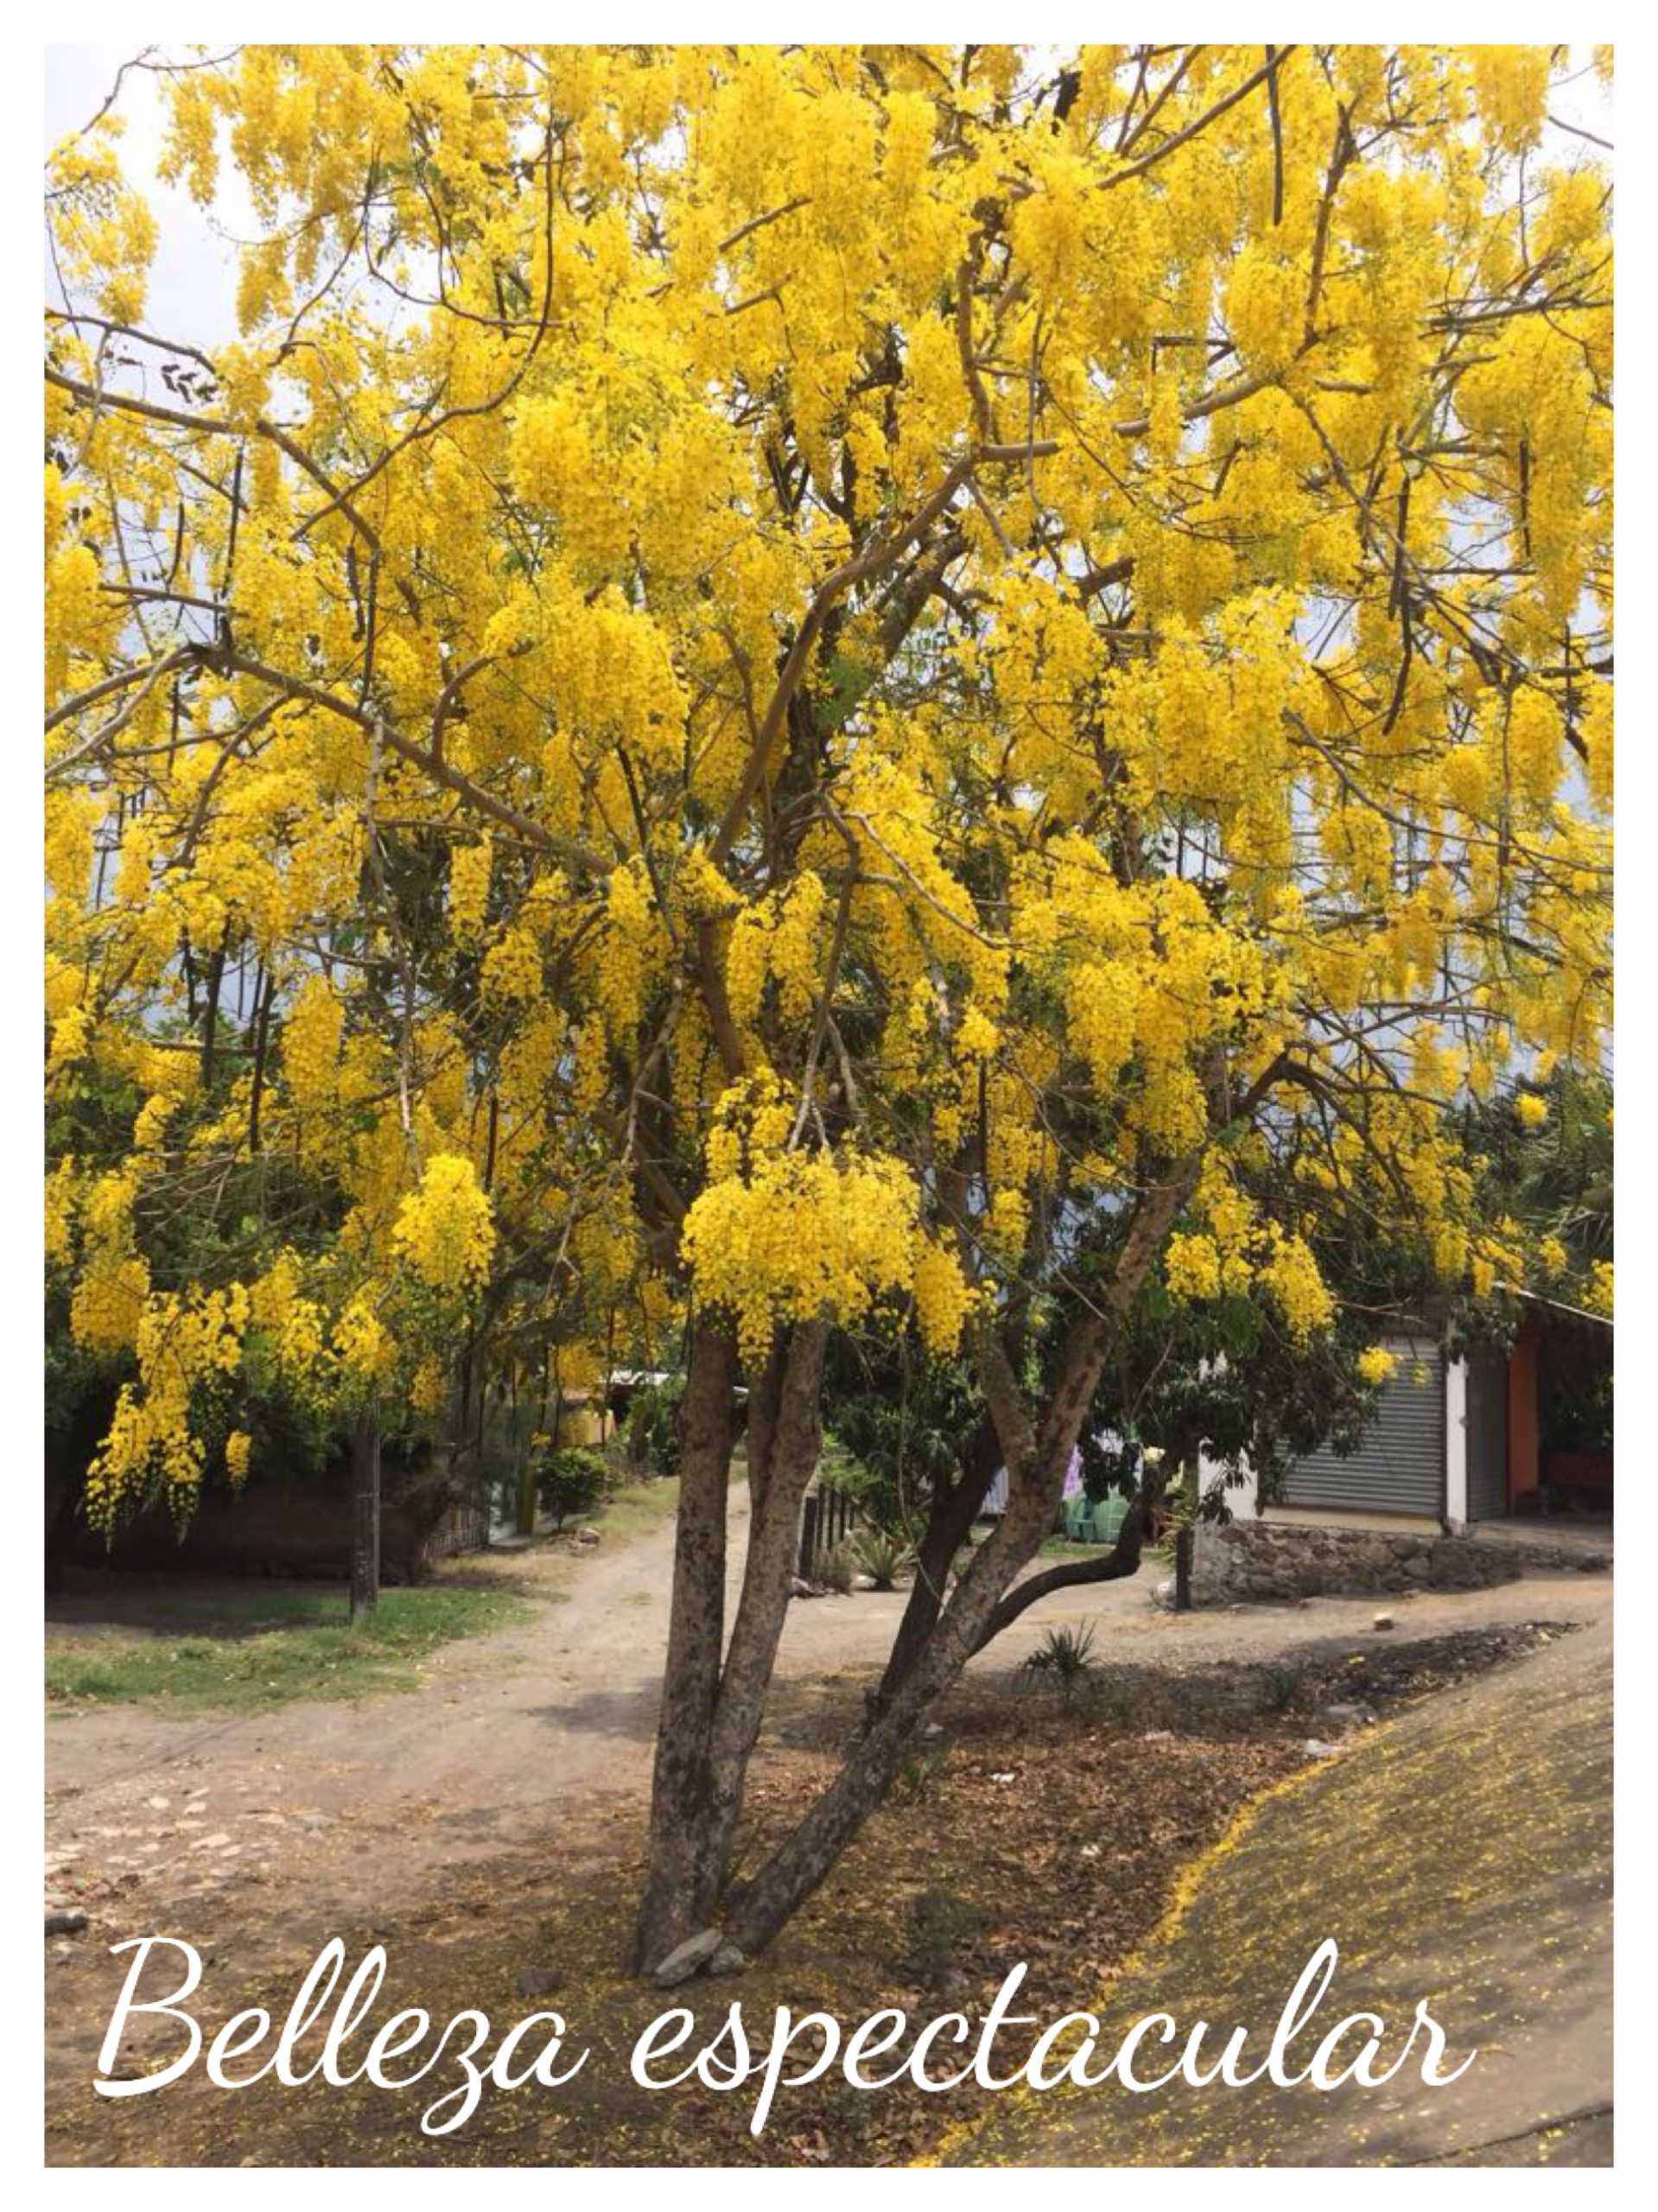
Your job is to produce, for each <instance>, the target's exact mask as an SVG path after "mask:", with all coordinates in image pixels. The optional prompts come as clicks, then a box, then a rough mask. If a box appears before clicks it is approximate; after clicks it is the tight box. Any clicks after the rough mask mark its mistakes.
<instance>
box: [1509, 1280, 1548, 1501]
mask: <svg viewBox="0 0 1658 2212" xmlns="http://www.w3.org/2000/svg"><path fill="white" fill-rule="evenodd" d="M1539 1446H1540V1436H1539V1423H1538V1408H1537V1325H1536V1323H1535V1322H1534V1321H1528V1322H1527V1323H1526V1324H1525V1325H1524V1326H1523V1327H1522V1328H1521V1332H1520V1333H1519V1335H1518V1336H1517V1337H1516V1338H1515V1340H1514V1350H1513V1351H1511V1352H1510V1353H1509V1511H1510V1512H1511V1513H1512V1512H1513V1510H1514V1509H1515V1504H1516V1503H1517V1502H1518V1500H1519V1499H1521V1498H1522V1497H1529V1496H1533V1495H1534V1494H1535V1493H1536V1491H1538V1490H1539V1489H1540V1487H1541V1485H1542V1454H1541V1452H1540V1448H1539Z"/></svg>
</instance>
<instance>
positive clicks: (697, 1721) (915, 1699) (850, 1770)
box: [633, 1154, 1198, 1971]
mask: <svg viewBox="0 0 1658 2212" xmlns="http://www.w3.org/2000/svg"><path fill="white" fill-rule="evenodd" d="M1197 1165H1198V1161H1197V1155H1196V1154H1194V1155H1192V1156H1191V1158H1190V1159H1189V1160H1185V1161H1184V1162H1182V1163H1181V1164H1180V1165H1179V1166H1178V1169H1177V1170H1176V1172H1175V1173H1174V1174H1173V1176H1172V1178H1171V1179H1170V1180H1169V1181H1168V1182H1166V1183H1165V1184H1162V1185H1154V1186H1153V1187H1152V1188H1151V1189H1150V1190H1148V1191H1147V1192H1143V1193H1142V1194H1141V1196H1140V1199H1139V1200H1138V1201H1137V1203H1136V1205H1135V1209H1134V1217H1133V1219H1132V1221H1131V1222H1130V1224H1129V1226H1128V1234H1127V1236H1126V1237H1125V1239H1124V1243H1123V1245H1122V1249H1121V1253H1120V1255H1119V1257H1118V1260H1117V1265H1116V1268H1115V1273H1114V1274H1113V1277H1112V1280H1111V1283H1110V1286H1109V1290H1108V1291H1107V1294H1106V1297H1105V1301H1104V1303H1103V1305H1102V1306H1094V1307H1091V1308H1090V1310H1089V1313H1088V1314H1087V1315H1086V1316H1085V1317H1084V1318H1083V1319H1082V1320H1080V1321H1079V1322H1078V1323H1077V1325H1076V1326H1075V1327H1074V1328H1073V1330H1072V1332H1071V1335H1070V1339H1069V1341H1068V1343H1067V1344H1066V1347H1065V1350H1064V1356H1063V1357H1062V1360H1061V1363H1060V1371H1059V1376H1058V1382H1057V1383H1056V1385H1055V1387H1054V1389H1053V1391H1052V1394H1051V1396H1050V1398H1049V1401H1048V1404H1047V1408H1046V1414H1045V1419H1044V1421H1043V1422H1042V1424H1041V1427H1040V1430H1039V1432H1038V1431H1036V1430H1035V1429H1034V1428H1033V1427H1032V1421H1031V1417H1030V1412H1029V1408H1028V1407H1027V1405H1026V1401H1025V1397H1024V1394H1023V1392H1022V1390H1021V1389H1020V1384H1019V1381H1018V1376H1017V1370H1016V1367H1015V1365H1014V1363H1013V1360H1012V1359H1011V1358H1010V1357H1009V1354H1008V1348H1007V1344H1006V1343H1005V1342H1004V1341H1003V1339H1002V1338H1001V1334H1000V1332H998V1331H997V1329H996V1328H995V1326H994V1324H992V1323H990V1322H988V1321H987V1322H985V1323H984V1324H982V1325H981V1328H980V1331H979V1332H978V1337H977V1344H978V1351H979V1364H980V1379H981V1384H982V1386H983V1389H984V1394H985V1399H986V1402H987V1404H988V1407H989V1408H990V1413H991V1417H992V1420H993V1422H994V1429H995V1433H996V1439H997V1441H998V1443H999V1445H1000V1446H1001V1456H1002V1457H1003V1458H1004V1459H1005V1460H1006V1462H1007V1467H1008V1471H1009V1480H1008V1502H1007V1511H1006V1512H1005V1513H1004V1515H1003V1516H1002V1518H1001V1522H1000V1524H999V1525H998V1527H997V1529H996V1530H995V1533H994V1535H992V1536H991V1537H990V1538H989V1540H988V1542H986V1543H984V1544H983V1545H981V1547H980V1548H979V1549H978V1551H977V1552H976V1553H975V1555H974V1558H973V1561H972V1564H971V1565H970V1566H969V1568H968V1571H967V1573H965V1574H964V1575H963V1576H962V1579H961V1580H960V1581H959V1582H958V1583H957V1584H956V1588H955V1590H954V1592H952V1593H951V1596H950V1601H949V1603H948V1604H947V1605H945V1606H944V1608H943V1611H942V1612H941V1613H940V1614H939V1615H938V1616H937V1619H936V1620H935V1622H934V1623H933V1624H932V1627H931V1630H930V1632H929V1633H928V1634H927V1636H926V1637H925V1638H924V1640H923V1641H922V1642H921V1643H920V1646H919V1648H918V1649H917V1651H916V1652H915V1656H914V1657H913V1659H912V1663H911V1665H910V1668H909V1671H908V1673H907V1674H906V1675H905V1677H904V1679H903V1680H902V1681H901V1682H899V1685H898V1686H897V1688H896V1689H895V1690H894V1692H893V1694H892V1696H891V1697H890V1698H889V1699H888V1700H887V1702H886V1706H885V1708H884V1709H883V1710H881V1711H880V1712H879V1713H877V1714H875V1715H874V1716H873V1718H872V1719H871V1720H870V1722H869V1724H868V1726H867V1728H866V1730H865V1732H864V1733H863V1734H862V1735H861V1737H860V1738H858V1739H857V1741H856V1742H855V1743H854V1745H852V1747H851V1749H850V1750H849V1751H848V1754H847V1756H846V1758H845V1760H844V1762H843V1763H842V1767H841V1770H840V1771H839V1773H838V1774H837V1775H836V1776H835V1780H834V1781H833V1782H832V1783H830V1784H829V1788H828V1789H826V1790H825V1791H824V1792H823V1795H822V1796H820V1797H819V1798H818V1799H817V1800H816V1802H815V1803H814V1804H813V1805H812V1806H811V1807H810V1809H809V1810H808V1811H807V1813H806V1815H805V1817H804V1819H803V1820H802V1821H800V1823H799V1825H798V1826H797V1827H796V1828H795V1829H794V1831H793V1833H792V1834H791V1835H789V1836H788V1837H787V1838H786V1839H785V1841H784V1842H783V1844H782V1845H781V1846H780V1847H779V1848H778V1850H777V1851H776V1852H774V1853H773V1854H772V1857H771V1858H770V1859H768V1860H767V1861H766V1863H765V1865H764V1866H762V1867H761V1868H760V1870H759V1872H758V1873H757V1874H756V1875H755V1877H754V1878H753V1880H752V1881H750V1882H747V1883H746V1884H744V1885H741V1886H740V1888H739V1889H737V1890H736V1891H734V1892H733V1893H732V1894H731V1895H730V1896H729V1897H726V1898H723V1899H722V1897H721V1890H722V1885H723V1882H724V1878H725V1869H726V1860H727V1854H728V1852H729V1849H730V1845H731V1839H732V1834H733V1832H734V1827H735V1825H736V1821H737V1819H738V1816H739V1815H740V1810H741V1805H742V1792H743V1784H744V1780H745V1777H746V1771H747V1765H748V1760H749V1757H750V1755H751V1753H752V1751H753V1746H754V1743H755V1741H756V1738H758V1736H759V1726H760V1721H761V1719H762V1716H763V1714H764V1712H765V1695H766V1691H767V1689H768V1688H769V1687H770V1683H771V1677H772V1667H773V1664H774V1662H775V1660H776V1656H777V1647H778V1638H779V1637H780V1636H781V1633H782V1629H783V1623H784V1619H785V1615H786V1613H787V1611H788V1604H789V1583H790V1580H791V1574H792V1572H793V1567H794V1547H795V1541H796V1533H797V1522H798V1516H799V1510H800V1503H801V1499H802V1497H803V1496H804V1491H805V1489H806V1485H807V1484H808V1483H809V1482H810V1479H811V1473H812V1469H813V1466H814V1465H815V1464H816V1456H817V1449H818V1445H819V1442H820V1440H821V1427H820V1420H821V1413H820V1398H821V1392H822V1386H823V1356H824V1352H825V1350H826V1348H827V1343H828V1330H827V1327H826V1325H824V1324H823V1323H821V1322H813V1323H804V1324H801V1325H797V1327H796V1328H795V1330H794V1332H793V1334H792V1337H791V1339H790V1343H789V1348H788V1353H787V1357H786V1359H785V1362H784V1364H783V1371H782V1377H781V1388H780V1389H778V1391H777V1395H776V1397H775V1400H773V1396H772V1391H773V1386H774V1384H775V1382H776V1377H777V1368H776V1363H775V1361H774V1360H773V1361H771V1362H768V1363H767V1366H766V1369H765V1374H764V1376H763V1377H757V1378H756V1379H757V1381H758V1382H759V1383H760V1386H761V1387H760V1390H759V1402H760V1406H761V1417H760V1421H759V1434H758V1438H757V1437H756V1436H754V1435H751V1440H750V1452H751V1458H753V1457H754V1456H755V1452H756V1448H757V1443H758V1446H759V1454H758V1457H759V1484H758V1488H757V1490H756V1493H755V1495H756V1499H757V1502H756V1503H755V1507H754V1511H753V1516H752V1518H751V1522H750V1527H749V1539H748V1555H747V1559H746V1562H745V1567H744V1575H743V1591H742V1597H741V1599H740V1605H739V1608H738V1615H737V1621H736V1624H735V1627H734V1630H733V1633H732V1639H731V1649H730V1651H729V1653H728V1654H727V1659H726V1663H725V1668H724V1670H723V1674H721V1669H720V1663H719V1638H720V1627H721V1613H722V1606H721V1602H720V1599H721V1596H722V1594H723V1580H722V1578H723V1556H724V1554H723V1529H724V1518H723V1516H724V1470H723V1467H721V1469H720V1471H719V1477H718V1481H717V1484H716V1480H715V1460H714V1457H713V1456H710V1457H709V1458H708V1464H707V1465H698V1467H697V1468H696V1471H695V1475H696V1487H695V1491H694V1492H693V1493H691V1494H688V1492H687V1491H686V1489H685V1488H684V1487H683V1485H685V1484H687V1482H688V1481H689V1479H690V1478H691V1473H692V1470H691V1468H690V1465H689V1458H690V1454H689V1445H690V1439H691V1433H692V1426H693V1424H692V1423H691V1422H689V1421H688V1422H687V1427H686V1444H687V1456H686V1462H685V1464H684V1465H683V1470H682V1498H681V1527H680V1531H679V1542H678V1545H677V1549H676V1553H675V1581H674V1605H673V1622H672V1626H671V1629H670V1642H669V1655H668V1666H667V1674H666V1677H665V1680H664V1695H663V1710H662V1720H661V1725H660V1727H659V1731H658V1734H657V1774H656V1783H655V1788H654V1790H653V1795H652V1802H651V1853H650V1859H649V1864H648V1867H647V1872H646V1879H645V1901H644V1904H643V1905H642V1907H641V1910H640V1914H639V1919H638V1926H637V1929H636V1932H635V1938H634V1946H633V1964H634V1967H635V1969H636V1971H637V1970H640V1969H649V1968H650V1967H653V1966H654V1965H656V1964H657V1962H658V1961H660V1960H661V1959H662V1958H663V1957H664V1956H665V1955H666V1954H667V1952H668V1951H669V1950H670V1949H671V1948H674V1946H675V1945H677V1943H679V1942H683V1940H684V1939H685V1938H686V1937H687V1936H693V1935H698V1934H701V1933H702V1932H703V1930H705V1929H708V1928H709V1927H711V1926H713V1925H715V1913H716V1910H719V1911H720V1913H721V1924H723V1927H724V1929H725V1930H726V1932H727V1935H728V1936H729V1937H730V1938H731V1940H733V1941H734V1942H736V1943H737V1944H738V1945H740V1947H741V1948H743V1949H744V1950H746V1951H750V1952H753V1951H756V1950H759V1949H761V1948H764V1946H765V1944H767V1943H769V1942H771V1940H772V1937H773V1936H775V1935H776V1934H777V1932H778V1929H780V1928H782V1927H783V1926H784V1925H785V1923H787V1922H788V1920H789V1919H790V1918H791V1916H792V1915H793V1914H794V1913H795V1912H796V1911H797V1910H799V1908H800V1906H801V1905H802V1904H804V1902H805V1900H806V1898H807V1897H810V1895H811V1893H812V1891H814V1890H815V1889H816V1887H817V1885H818V1884H819V1883H820V1882H822V1881H823V1878H824V1876H825V1875H826V1874H828V1873H829V1871H830V1869H831V1868H832V1867H833V1866H834V1865H835V1861H836V1860H837V1859H839V1857H840V1856H841V1853H842V1852H843V1851H844V1850H845V1848H846V1847H847V1845H848V1843H849V1842H850V1841H851V1840H852V1839H853V1837H854V1835H856V1834H857V1833H858V1831H859V1829H860V1828H861V1827H862V1825H863V1823H864V1821H866V1820H867V1818H868V1816H869V1815H870V1814H871V1813H872V1812H873V1810H874V1808H875V1807H876V1806H877V1805H879V1804H880V1802H881V1799H882V1798H883V1797H884V1796H886V1791H887V1789H888V1788H889V1787H890V1786H891V1783H892V1781H893V1776H894V1775H895V1774H896V1773H897V1772H898V1770H899V1766H900V1764H902V1762H903V1760H904V1758H905V1753H906V1752H907V1751H908V1749H909V1746H910V1744H911V1742H912V1738H914V1735H915V1733H916V1730H917V1728H918V1726H919V1724H920V1722H921V1720H922V1719H924V1716H925V1714H926V1713H927V1711H928V1709H929V1707H931V1705H932V1703H933V1701H934V1700H935V1699H936V1698H937V1697H938V1696H939V1695H940V1694H942V1693H943V1691H944V1690H946V1689H948V1688H950V1685H951V1684H952V1683H953V1682H954V1681H956V1677H957V1676H958V1675H960V1673H961V1671H962V1668H963V1667H964V1666H965V1664H966V1663H967V1662H968V1660H969V1658H970V1657H971V1656H972V1655H973V1653H974V1652H975V1650H976V1649H979V1647H980V1645H981V1643H983V1642H984V1641H985V1640H986V1637H987V1634H988V1631H989V1630H990V1627H991V1623H992V1621H993V1619H994V1618H996V1616H997V1613H998V1608H999V1607H1000V1606H1001V1605H1002V1604H1003V1602H1004V1599H1006V1597H1007V1592H1008V1590H1009V1586H1010V1585H1011V1584H1012V1583H1013V1580H1014V1578H1015V1576H1016V1575H1017V1574H1018V1573H1019V1572H1020V1569H1021V1568H1022V1567H1025V1566H1026V1564H1027V1563H1028V1562H1029V1560H1031V1559H1032V1558H1033V1557H1034V1555H1035V1554H1036V1552H1037V1551H1038V1549H1039V1548H1040V1545H1041V1543H1042V1540H1043V1538H1044V1537H1045V1535H1047V1533H1048V1531H1049V1529H1051V1527H1052V1525H1053V1518H1054V1514H1055V1512H1056V1510H1058V1502H1059V1493H1060V1489H1061V1485H1062V1484H1063V1481H1064V1470H1065V1468H1066V1467H1067V1465H1069V1464H1070V1454H1071V1452H1072V1451H1073V1449H1074V1448H1075V1446H1076V1443H1077V1436H1078V1434H1079V1433H1080V1431H1081V1428H1082V1424H1083V1420H1084V1419H1085V1418H1086V1415H1087V1413H1088V1409H1089V1406H1090V1405H1091V1403H1092V1402H1093V1398H1094V1394H1095V1391H1096V1389H1097V1388H1098V1385H1099V1379H1100V1375H1101V1372H1102V1370H1103V1367H1104V1364H1105V1360H1106V1357H1107V1355H1108V1353H1109V1348H1110V1344H1111V1342H1112V1338H1113V1337H1114V1335H1115V1330H1116V1328H1117V1327H1118V1325H1120V1324H1121V1319H1122V1317H1123V1315H1124V1314H1125V1313H1127V1311H1128V1306H1129V1304H1130V1302H1131V1301H1132V1300H1133V1298H1134V1294H1135V1293H1136V1292H1137V1291H1138V1289H1139V1287H1140V1284H1141V1283H1142V1282H1143V1281H1144V1280H1145V1277H1146V1274H1147V1271H1148V1270H1149V1268H1150V1267H1151V1265H1152V1263H1153V1260H1154V1259H1155V1258H1156V1255H1157V1253H1158V1251H1159V1249H1160V1248H1161V1244H1162V1240H1163V1237H1164V1236H1165V1234H1166V1231H1167V1229H1168V1226H1169V1224H1170V1222H1171V1221H1172V1219H1173V1217H1174V1216H1175V1215H1176V1214H1177V1213H1178V1211H1179V1208H1180V1206H1181V1205H1182V1204H1184V1202H1185V1198H1186V1196H1187V1195H1188V1194H1189V1192H1190V1191H1191V1187H1192V1185H1193V1184H1194V1182H1195V1181H1196V1179H1197ZM705 1333H706V1332H705ZM704 1356H705V1347H704V1345H703V1344H698V1346H697V1347H696V1348H695V1349H694V1351H693V1357H692V1364H691V1373H690V1379H689V1383H688V1385H687V1390H686V1407H687V1408H688V1409H689V1408H690V1407H691V1405H692V1402H693V1399H694V1398H696V1400H697V1402H699V1404H700V1403H701V1401H702V1396H703V1394H704V1391H705V1389H706V1390H707V1392H708V1395H709V1401H710V1402H709V1404H708V1408H707V1411H708V1414H710V1415H713V1414H715V1412H716V1411H717V1414H718V1428H719V1434H718V1438H717V1439H716V1441H718V1442H722V1443H723V1444H724V1446H725V1448H726V1449H727V1451H728V1449H729V1444H730V1440H731V1433H732V1423H731V1414H730V1409H729V1387H728V1386H729V1380H730V1378H731V1376H732V1372H733V1368H734V1361H733V1358H732V1355H731V1353H730V1351H729V1346H728V1340H727V1349H726V1351H725V1352H724V1354H723V1355H722V1356H721V1355H716V1353H715V1351H713V1350H712V1349H707V1350H706V1358H707V1360H708V1368H709V1371H708V1374H706V1375H705V1374H704V1373H703V1372H702V1362H703V1357H704ZM719 1376H723V1377H724V1379H725V1385H726V1387H725V1388H724V1389H723V1390H722V1391H721V1392H720V1393H719V1394H718V1395H719V1405H718V1408H715V1406H714V1404H713V1402H712V1400H713V1396H714V1395H715V1394H714V1392H713V1387H712V1386H713V1383H714V1382H715V1380H716V1379H718V1377H719ZM693 1512H694V1513H695V1515H696V1519H697V1525H698V1530H699V1532H700V1533H698V1534H697V1535H696V1537H695V1539H693V1535H692V1533H691V1530H690V1528H689V1522H690V1518H691V1516H692V1514H693ZM716 1530H717V1534H716ZM716 1542H718V1543H719V1544H720V1546H721V1549H720V1551H719V1552H718V1554H715V1552H714V1550H713V1547H714V1545H715V1543H716ZM715 1556H717V1558H718V1560H719V1562H720V1572H719V1573H718V1574H717V1575H716V1574H711V1573H710V1562H711V1560H713V1559H714V1558H715ZM1119 1571H1121V1570H1119ZM1036 1580H1038V1581H1042V1580H1045V1578H1043V1577H1038V1578H1036ZM716 1591H717V1592H718V1593H719V1594H716Z"/></svg>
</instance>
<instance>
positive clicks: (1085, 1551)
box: [1037, 1536, 1114, 1560]
mask: <svg viewBox="0 0 1658 2212" xmlns="http://www.w3.org/2000/svg"><path fill="white" fill-rule="evenodd" d="M1113 1548H1114V1547H1113V1546H1112V1545H1110V1544H1078V1543H1073V1542H1072V1541H1071V1539H1070V1537H1069V1536H1049V1537H1048V1538H1047V1539H1046V1540H1045V1542H1044V1543H1043V1546H1042V1548H1041V1550H1040V1552H1039V1554H1037V1556H1038V1557H1039V1558H1040V1559H1064V1560H1083V1559H1103V1558H1104V1556H1105V1554H1107V1552H1109V1551H1110V1550H1112V1549H1113Z"/></svg>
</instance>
